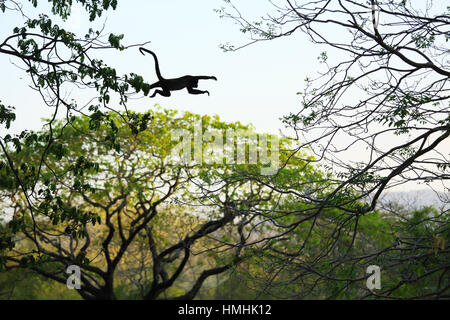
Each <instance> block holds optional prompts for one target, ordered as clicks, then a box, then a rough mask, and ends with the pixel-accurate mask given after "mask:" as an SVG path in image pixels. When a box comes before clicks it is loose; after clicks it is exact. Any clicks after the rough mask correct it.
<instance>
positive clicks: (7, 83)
mask: <svg viewBox="0 0 450 320" xmlns="http://www.w3.org/2000/svg"><path fill="white" fill-rule="evenodd" d="M23 3H25V4H26V5H27V6H28V7H31V6H30V4H29V2H28V1H23ZM41 3H42V4H43V6H41V7H39V8H38V10H37V11H36V10H32V11H34V12H35V13H36V12H44V13H47V14H49V10H48V4H47V3H46V1H41ZM235 3H236V4H237V6H238V7H239V9H240V10H241V12H242V13H243V15H244V16H246V17H249V19H250V20H253V19H254V20H257V19H258V17H260V16H261V15H263V14H265V13H266V12H268V9H269V8H271V7H269V6H268V1H258V2H257V3H258V5H257V6H256V5H255V3H256V1H245V0H236V1H235ZM223 5H224V3H223V1H222V0H191V1H186V0H158V1H156V0H153V1H148V0H128V1H123V0H122V1H119V4H118V7H117V10H115V11H112V10H110V11H108V12H107V14H106V15H104V16H102V17H101V18H100V19H98V20H97V22H96V24H95V25H90V24H89V20H88V17H87V15H86V14H85V13H84V12H83V11H82V10H78V9H77V8H75V9H74V13H73V16H72V18H71V19H70V20H69V21H68V24H70V26H71V30H72V31H74V32H78V33H79V34H80V35H84V34H85V33H86V32H87V30H88V29H89V28H90V27H93V28H94V29H95V28H97V29H98V28H99V27H100V26H101V25H102V24H103V22H105V21H106V27H105V31H104V33H105V34H106V35H109V33H111V32H113V33H115V34H122V33H123V34H125V39H124V44H125V45H129V44H136V43H143V42H146V41H151V43H150V44H148V45H147V46H146V47H147V48H148V49H151V50H152V51H154V52H156V54H157V55H158V57H159V63H160V67H161V72H162V74H163V76H165V77H167V78H171V77H178V76H182V75H185V74H193V75H200V74H201V75H214V76H216V77H217V78H218V81H217V82H216V81H212V80H202V81H200V83H199V89H201V90H208V91H210V93H211V96H209V97H208V96H207V95H189V94H188V93H187V92H186V91H185V90H182V91H177V92H174V93H173V94H172V96H171V97H170V98H165V97H160V96H157V97H156V98H153V99H150V98H148V97H143V98H142V99H138V100H133V101H130V102H129V106H130V108H131V109H133V110H136V111H140V112H143V111H146V110H147V109H149V108H153V106H154V104H156V103H158V104H160V105H161V106H162V107H164V108H171V109H177V110H181V111H191V112H194V113H199V114H208V115H216V114H217V115H219V116H220V118H221V119H222V120H224V121H240V122H241V123H244V124H250V123H251V124H253V125H254V126H255V128H256V130H257V131H259V132H270V133H278V132H279V130H280V129H282V128H283V125H282V123H281V121H280V120H279V118H280V117H282V116H284V115H287V114H289V113H290V112H296V111H298V110H299V109H300V98H299V96H297V92H299V91H303V88H304V79H305V78H306V77H315V76H316V75H317V73H318V72H319V71H322V72H325V71H326V69H325V68H326V66H325V65H323V64H320V63H319V61H318V60H317V58H318V56H319V55H320V53H321V52H322V51H325V50H329V48H328V47H325V46H318V45H313V44H312V43H311V42H309V41H308V40H307V37H306V36H305V35H304V34H303V33H301V32H298V33H296V34H294V35H292V36H290V37H287V38H282V39H276V40H274V41H265V42H261V43H257V44H255V45H251V46H249V47H246V48H244V49H242V50H239V51H237V52H228V53H224V52H223V51H222V50H221V49H220V48H219V45H220V44H225V43H228V42H229V43H232V44H235V45H242V44H245V43H246V42H247V36H246V35H245V34H242V33H241V32H240V31H239V27H238V26H237V25H236V24H235V23H234V22H232V21H231V20H226V19H220V17H219V15H218V14H217V13H216V12H214V9H218V8H220V7H222V6H223ZM0 19H1V20H0V41H3V39H4V38H5V36H8V35H10V34H11V32H12V29H13V28H14V27H15V26H20V25H21V24H22V23H23V20H22V19H21V17H20V16H19V15H17V14H16V15H11V14H0ZM56 20H57V19H56ZM331 32H333V30H331ZM333 36H334V35H333ZM335 36H336V37H342V36H343V35H342V34H336V35H335ZM102 58H103V59H104V60H105V62H107V63H108V64H110V65H111V66H113V67H115V68H116V69H117V70H118V72H119V73H130V72H134V73H137V74H140V75H142V76H144V78H145V80H146V81H147V82H149V83H152V82H154V81H156V79H157V78H156V74H155V70H154V62H153V59H152V58H151V57H150V56H142V55H141V54H140V53H139V51H138V49H137V48H132V49H129V50H127V51H125V52H118V51H115V50H111V51H102ZM333 58H335V59H337V60H339V59H340V58H342V57H340V56H333ZM12 63H18V64H19V66H20V61H18V60H14V59H12V58H10V57H6V56H5V55H0V71H1V72H0V84H1V85H0V99H1V100H2V103H3V104H6V105H12V106H15V107H16V113H17V120H16V122H15V123H14V125H13V128H12V130H13V132H16V133H17V132H20V131H22V130H24V129H35V130H37V129H40V128H41V125H42V122H41V121H40V119H41V118H42V117H49V115H50V112H51V111H52V110H49V109H48V108H46V107H45V106H43V104H42V102H41V98H40V96H39V95H38V94H37V93H36V92H34V91H33V90H31V89H30V88H29V87H28V84H29V80H28V78H27V75H26V74H25V72H23V71H22V70H20V69H19V68H17V66H14V65H13V64H12ZM67 94H69V95H70V92H67ZM72 97H73V98H76V99H77V100H83V97H82V96H80V95H79V94H73V95H72ZM5 132H6V131H5V129H3V128H0V135H4V134H5ZM9 132H11V131H9ZM361 155H364V152H362V153H361V152H353V153H350V154H348V155H347V157H348V159H352V160H353V159H356V158H357V157H358V156H361Z"/></svg>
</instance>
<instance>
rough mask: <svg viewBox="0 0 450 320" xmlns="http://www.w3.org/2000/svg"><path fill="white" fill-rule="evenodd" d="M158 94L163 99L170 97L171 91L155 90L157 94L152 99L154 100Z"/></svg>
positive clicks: (154, 93)
mask: <svg viewBox="0 0 450 320" xmlns="http://www.w3.org/2000/svg"><path fill="white" fill-rule="evenodd" d="M157 93H159V94H160V95H162V96H163V97H170V90H155V92H153V94H152V95H151V96H150V98H154V97H155V96H156V94H157Z"/></svg>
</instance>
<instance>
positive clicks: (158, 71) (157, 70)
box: [139, 48, 164, 80]
mask: <svg viewBox="0 0 450 320" xmlns="http://www.w3.org/2000/svg"><path fill="white" fill-rule="evenodd" d="M139 51H140V52H141V53H142V54H144V52H147V53H150V54H151V55H152V56H153V58H154V59H155V70H156V75H157V76H158V79H159V80H164V78H163V76H162V75H161V71H160V70H159V63H158V58H157V57H156V54H155V53H154V52H153V51H150V50H147V49H145V48H139Z"/></svg>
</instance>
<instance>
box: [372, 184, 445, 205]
mask: <svg viewBox="0 0 450 320" xmlns="http://www.w3.org/2000/svg"><path fill="white" fill-rule="evenodd" d="M392 202H393V203H397V204H399V205H401V206H404V207H406V208H408V209H414V208H420V207H425V206H434V207H436V208H443V207H444V208H445V209H450V194H445V193H442V192H434V191H433V190H430V189H423V190H414V191H403V192H386V193H385V194H383V195H382V197H381V198H380V201H379V203H380V204H388V203H392Z"/></svg>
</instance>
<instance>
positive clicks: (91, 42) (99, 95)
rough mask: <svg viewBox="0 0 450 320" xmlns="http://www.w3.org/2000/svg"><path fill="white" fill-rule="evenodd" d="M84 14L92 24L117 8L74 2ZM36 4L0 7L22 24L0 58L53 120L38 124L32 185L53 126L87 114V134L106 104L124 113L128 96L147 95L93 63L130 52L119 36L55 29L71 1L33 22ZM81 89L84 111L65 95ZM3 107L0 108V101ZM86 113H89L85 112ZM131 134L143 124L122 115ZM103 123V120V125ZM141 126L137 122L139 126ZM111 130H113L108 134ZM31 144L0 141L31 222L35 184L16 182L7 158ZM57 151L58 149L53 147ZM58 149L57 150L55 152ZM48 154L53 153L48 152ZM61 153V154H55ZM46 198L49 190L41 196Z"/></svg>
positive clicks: (9, 110)
mask: <svg viewBox="0 0 450 320" xmlns="http://www.w3.org/2000/svg"><path fill="white" fill-rule="evenodd" d="M76 3H78V4H79V5H81V6H82V7H83V8H84V9H85V10H86V11H87V12H88V13H89V19H90V21H94V20H95V19H97V18H98V17H100V16H101V15H102V13H104V11H106V10H109V9H111V8H112V9H115V8H116V7H117V1H116V0H106V1H99V0H93V1H86V0H77V1H76ZM39 4H41V5H42V2H41V1H37V0H33V1H14V0H1V1H0V15H7V14H8V15H11V16H14V15H17V16H18V17H19V18H21V19H22V20H23V21H24V24H23V25H22V26H17V27H15V28H14V29H13V30H11V32H12V33H11V35H9V36H7V37H6V38H5V39H1V40H0V58H5V59H11V61H13V63H15V64H16V65H17V66H18V67H20V68H21V69H22V70H23V71H24V73H26V75H27V76H29V77H30V80H31V89H32V90H35V91H37V92H38V93H39V94H40V96H41V97H42V101H43V102H44V103H45V104H46V105H47V106H48V107H50V108H52V109H53V111H54V112H53V116H52V117H51V119H49V120H48V122H47V123H45V124H44V126H45V127H48V129H49V130H48V135H47V136H46V143H47V147H46V148H43V149H42V150H41V152H42V153H41V154H40V161H39V162H36V163H34V165H35V166H32V167H31V168H29V170H28V175H33V176H34V181H35V183H37V182H38V181H39V180H40V179H41V176H40V174H41V170H42V167H43V166H44V164H45V159H46V156H47V154H48V153H49V152H53V151H55V150H56V149H55V146H54V145H53V142H54V140H55V137H54V130H53V129H54V124H55V121H56V119H57V118H61V116H62V117H63V118H65V119H66V123H67V124H69V123H70V122H71V121H72V120H73V119H74V117H75V116H76V115H79V114H89V116H90V117H91V119H92V122H91V125H90V127H91V129H95V128H96V127H98V126H99V125H100V123H102V122H103V121H104V120H105V119H106V118H107V117H108V116H107V115H106V113H105V111H111V110H112V108H111V106H110V101H112V99H116V100H117V101H118V103H117V105H119V106H120V107H122V108H124V109H125V110H127V100H128V96H129V95H132V94H134V93H136V92H144V94H148V91H149V85H148V84H146V83H145V82H144V80H143V78H142V77H140V76H138V75H136V74H129V75H123V76H120V75H118V73H117V72H116V70H115V69H114V68H113V67H110V66H108V65H106V64H105V63H104V62H103V60H101V59H100V58H99V56H100V52H103V51H104V50H107V49H112V50H118V51H122V50H125V49H127V48H130V47H134V46H135V45H131V46H124V45H122V43H121V41H122V39H123V35H114V34H109V35H108V36H107V41H105V40H104V37H105V35H103V34H102V32H101V30H100V31H99V30H93V29H92V28H91V29H90V30H89V32H88V34H86V35H85V36H84V37H79V36H77V35H75V34H74V33H73V32H71V31H69V30H65V29H64V28H63V27H61V26H59V25H58V24H56V23H55V22H54V21H53V20H52V18H54V17H59V18H62V19H63V20H67V18H68V17H69V16H70V13H71V9H72V6H73V4H74V2H73V1H71V0H70V1H67V0H58V1H52V2H51V4H49V6H50V8H51V13H52V14H53V16H49V15H46V14H40V15H39V16H37V17H33V16H29V9H30V8H29V7H30V6H33V7H38V5H39ZM78 89H81V90H83V91H84V93H85V94H87V93H88V92H89V94H90V95H91V96H90V98H91V99H90V100H89V101H90V102H89V103H88V104H87V105H79V102H78V101H76V100H74V99H71V98H72V97H71V96H70V95H69V94H67V92H69V91H72V90H78ZM5 99H7V97H0V125H4V126H5V128H6V129H7V132H8V130H9V129H10V127H11V123H12V122H13V121H15V119H16V114H15V111H14V110H15V107H14V106H9V105H8V103H7V102H5ZM1 100H2V101H3V103H2V101H1ZM86 109H88V110H89V111H88V112H86ZM123 119H124V120H126V122H127V123H128V125H129V126H130V128H132V130H133V132H137V131H138V130H139V128H144V127H145V122H146V121H148V118H143V119H141V120H139V121H138V120H137V119H134V118H132V116H131V117H129V115H128V114H127V113H125V114H124V115H123ZM106 121H107V122H108V120H106ZM140 121H141V122H140ZM112 130H114V128H112ZM25 137H28V139H33V136H32V135H30V133H29V132H27V131H24V132H22V133H20V134H17V135H13V134H12V133H11V132H9V133H7V134H6V135H5V136H4V137H0V150H1V153H2V154H3V155H4V157H2V161H1V162H0V167H1V168H3V167H4V166H6V167H8V168H9V170H10V173H11V174H12V175H13V176H14V179H13V180H15V181H14V184H16V185H19V186H20V188H21V189H22V192H23V193H24V196H25V197H26V199H27V203H28V210H30V214H31V216H32V218H33V219H34V212H33V205H32V203H33V202H34V201H35V199H34V197H35V196H36V193H35V189H36V185H35V183H28V184H27V185H25V183H24V181H22V180H21V179H20V177H19V171H20V170H21V168H20V167H19V165H18V164H17V163H15V162H14V161H13V159H12V157H11V156H10V154H9V150H10V149H11V147H12V148H14V149H15V150H16V151H20V150H21V149H22V148H23V147H24V146H23V145H21V141H28V140H27V139H25V140H23V138H25ZM114 137H115V136H114V134H113V133H112V134H111V135H110V136H109V137H108V139H109V142H110V145H111V147H117V144H115V142H114ZM59 147H60V146H59ZM56 148H58V147H56ZM52 150H53V151H52ZM60 151H62V149H60ZM47 191H48V192H50V190H47Z"/></svg>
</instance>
